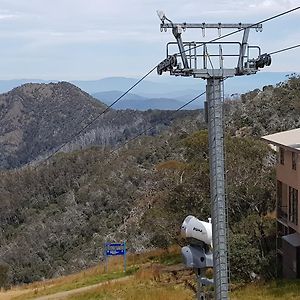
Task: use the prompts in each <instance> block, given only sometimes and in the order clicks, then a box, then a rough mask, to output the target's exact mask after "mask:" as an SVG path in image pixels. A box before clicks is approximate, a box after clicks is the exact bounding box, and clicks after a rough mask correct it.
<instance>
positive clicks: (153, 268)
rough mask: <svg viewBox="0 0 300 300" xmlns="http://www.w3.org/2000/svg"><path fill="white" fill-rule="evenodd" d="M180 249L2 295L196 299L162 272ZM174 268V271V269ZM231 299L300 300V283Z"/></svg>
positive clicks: (21, 298)
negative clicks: (126, 266)
mask: <svg viewBox="0 0 300 300" xmlns="http://www.w3.org/2000/svg"><path fill="white" fill-rule="evenodd" d="M179 250H180V249H179V248H178V247H172V248H170V249H168V250H153V251H149V252H145V253H142V254H135V255H128V258H127V265H128V271H127V272H126V273H124V272H123V271H122V267H123V261H122V258H120V257H115V258H113V259H110V261H109V265H108V273H106V272H105V269H104V265H103V264H102V265H98V266H95V267H93V268H90V269H87V270H84V271H82V272H79V273H77V274H73V275H69V276H64V277H60V278H57V279H53V280H47V281H44V282H36V283H33V284H30V285H27V286H23V287H18V288H16V289H12V290H11V291H8V292H7V293H0V299H1V300H2V299H5V300H12V299H14V300H28V299H34V298H36V297H39V296H44V295H50V294H55V293H57V292H64V291H71V290H74V289H77V288H80V287H88V286H91V287H90V288H89V289H88V290H85V291H82V290H81V291H74V293H73V294H72V295H71V294H70V295H67V297H69V298H64V299H68V300H71V299H72V300H88V299H89V300H98V299H100V300H101V299H105V300H106V299H112V300H114V299H120V300H127V299H128V300H129V299H130V300H135V299H136V300H139V299H143V300H144V299H145V300H150V299H155V300H169V299H170V300H171V299H176V300H189V299H195V294H194V293H193V292H192V291H191V290H190V289H189V288H187V287H186V286H185V285H184V284H183V283H184V282H185V280H183V274H182V273H176V272H175V273H176V276H175V277H174V276H173V275H174V274H173V275H172V272H171V273H165V271H164V272H162V269H164V270H166V269H168V270H169V268H170V267H163V266H169V265H174V264H177V263H179V262H181V258H180V255H179ZM171 269H172V270H173V269H174V268H173V267H171ZM173 273H174V272H173ZM127 275H133V276H127ZM126 276H127V277H126ZM172 276H173V277H172ZM185 276H187V277H185V278H187V279H188V280H190V281H191V282H192V283H195V278H194V276H193V275H192V276H190V275H188V274H185ZM188 276H190V277H188ZM121 278H123V279H121ZM113 279H121V281H114V280H113ZM97 283H103V284H102V285H99V286H97V287H93V286H92V285H94V284H97ZM2 296H3V297H2ZM230 298H231V299H232V300H238V299H239V300H240V299H243V300H271V299H275V300H277V299H278V300H279V299H285V300H297V299H299V300H300V280H291V281H288V280H281V281H279V280H278V281H271V282H266V283H264V282H260V283H253V284H247V285H244V286H239V287H238V288H235V290H234V291H233V292H232V293H231V295H230Z"/></svg>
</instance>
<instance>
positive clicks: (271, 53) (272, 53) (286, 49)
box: [268, 44, 300, 55]
mask: <svg viewBox="0 0 300 300" xmlns="http://www.w3.org/2000/svg"><path fill="white" fill-rule="evenodd" d="M298 47H300V44H298V45H295V46H291V47H287V48H284V49H280V50H277V51H273V52H270V53H268V54H269V55H274V54H277V53H281V52H285V51H288V50H291V49H295V48H298Z"/></svg>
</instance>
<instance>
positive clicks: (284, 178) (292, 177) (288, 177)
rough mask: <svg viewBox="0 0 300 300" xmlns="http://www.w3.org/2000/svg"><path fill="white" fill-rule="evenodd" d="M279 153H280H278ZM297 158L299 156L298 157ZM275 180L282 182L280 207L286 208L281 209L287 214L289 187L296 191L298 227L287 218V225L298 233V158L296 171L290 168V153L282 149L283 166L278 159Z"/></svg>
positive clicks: (299, 211)
mask: <svg viewBox="0 0 300 300" xmlns="http://www.w3.org/2000/svg"><path fill="white" fill-rule="evenodd" d="M278 153H280V151H278ZM298 156H299V155H298ZM276 177H277V180H279V181H280V182H282V184H283V187H282V205H283V206H286V207H283V208H282V209H283V210H285V209H286V212H287V213H288V212H289V186H290V187H292V188H294V189H296V190H298V225H296V224H294V223H293V222H290V221H289V219H288V218H287V225H288V226H289V227H291V228H293V229H294V230H296V231H297V232H300V205H299V198H300V158H299V157H297V162H296V170H293V168H292V151H291V150H288V149H287V148H285V149H284V164H281V163H280V157H279V159H278V164H277V167H276Z"/></svg>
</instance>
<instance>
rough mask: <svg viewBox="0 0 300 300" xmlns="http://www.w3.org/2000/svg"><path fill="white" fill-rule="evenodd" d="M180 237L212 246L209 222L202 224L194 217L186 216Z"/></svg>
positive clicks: (202, 222)
mask: <svg viewBox="0 0 300 300" xmlns="http://www.w3.org/2000/svg"><path fill="white" fill-rule="evenodd" d="M209 221H210V219H209ZM181 235H182V237H184V238H186V239H195V240H198V241H202V242H204V243H205V244H207V245H211V246H212V224H211V222H204V221H200V220H198V219H197V218H196V217H194V216H187V217H186V218H185V219H184V221H183V223H182V225H181Z"/></svg>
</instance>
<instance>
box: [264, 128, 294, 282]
mask: <svg viewBox="0 0 300 300" xmlns="http://www.w3.org/2000/svg"><path fill="white" fill-rule="evenodd" d="M262 139H263V140H265V141H267V142H268V143H269V144H272V145H274V146H276V149H277V151H278V162H277V166H276V178H277V255H278V262H279V265H280V266H281V273H282V276H283V277H284V278H300V205H299V203H298V198H299V197H300V158H299V156H300V128H299V129H293V130H289V131H284V132H279V133H275V134H270V135H267V136H264V137H262Z"/></svg>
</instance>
